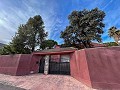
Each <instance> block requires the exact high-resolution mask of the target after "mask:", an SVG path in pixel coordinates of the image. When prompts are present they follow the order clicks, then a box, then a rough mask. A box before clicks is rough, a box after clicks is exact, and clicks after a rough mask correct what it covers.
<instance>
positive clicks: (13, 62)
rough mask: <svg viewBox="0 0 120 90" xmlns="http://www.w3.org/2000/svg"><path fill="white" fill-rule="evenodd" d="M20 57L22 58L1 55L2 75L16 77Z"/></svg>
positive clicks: (0, 67) (0, 69)
mask: <svg viewBox="0 0 120 90" xmlns="http://www.w3.org/2000/svg"><path fill="white" fill-rule="evenodd" d="M20 57H21V55H20V54H18V55H1V56H0V73H3V74H10V75H16V72H17V67H18V64H19V58H20Z"/></svg>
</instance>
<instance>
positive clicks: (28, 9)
mask: <svg viewBox="0 0 120 90" xmlns="http://www.w3.org/2000/svg"><path fill="white" fill-rule="evenodd" d="M119 5H120V0H1V1H0V42H2V43H9V42H10V41H11V39H12V37H13V36H14V35H15V32H17V28H18V26H19V25H20V24H25V23H26V21H27V20H28V19H29V17H33V16H35V15H41V16H42V18H43V21H44V23H45V30H46V31H47V32H48V33H49V36H48V39H54V40H56V41H57V42H58V43H59V44H61V43H63V40H62V39H60V32H61V31H62V30H64V29H65V27H66V26H67V25H68V23H69V21H68V18H67V17H68V15H69V14H70V13H71V12H72V11H73V10H83V9H93V8H95V7H98V8H99V9H101V10H104V11H105V13H106V17H105V19H104V23H105V24H106V27H105V28H104V34H103V35H102V39H103V42H110V41H113V38H109V37H108V29H109V28H110V27H111V26H116V27H118V28H120V25H119V23H120V6H119Z"/></svg>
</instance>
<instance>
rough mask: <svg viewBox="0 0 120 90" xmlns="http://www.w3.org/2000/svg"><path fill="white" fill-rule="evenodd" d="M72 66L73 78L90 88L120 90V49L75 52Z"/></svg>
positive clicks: (71, 62) (72, 56) (95, 49)
mask: <svg viewBox="0 0 120 90" xmlns="http://www.w3.org/2000/svg"><path fill="white" fill-rule="evenodd" d="M70 65H71V76H72V77H74V78H75V79H77V80H79V81H80V82H82V83H84V84H86V85H87V86H89V87H92V88H98V89H120V47H111V48H92V49H83V50H79V51H75V53H73V54H72V55H71V61H70Z"/></svg>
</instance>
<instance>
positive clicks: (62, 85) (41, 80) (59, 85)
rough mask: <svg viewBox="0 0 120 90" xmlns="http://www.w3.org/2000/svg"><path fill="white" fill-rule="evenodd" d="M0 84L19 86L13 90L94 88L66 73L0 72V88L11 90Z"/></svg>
mask: <svg viewBox="0 0 120 90" xmlns="http://www.w3.org/2000/svg"><path fill="white" fill-rule="evenodd" d="M1 85H3V88H4V85H6V86H7V87H8V88H9V87H10V86H11V87H19V88H16V89H15V90H22V89H20V88H24V89H26V90H95V89H92V88H89V87H87V86H86V85H84V84H82V83H81V82H79V81H77V80H76V79H74V78H72V77H71V76H66V75H43V74H32V75H26V76H10V75H4V74H0V88H1V89H0V90H11V89H2V87H1ZM11 87H10V88H11ZM12 90H14V89H12Z"/></svg>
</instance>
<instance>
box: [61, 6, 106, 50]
mask: <svg viewBox="0 0 120 90" xmlns="http://www.w3.org/2000/svg"><path fill="white" fill-rule="evenodd" d="M104 17H105V13H104V12H103V11H101V10H99V9H98V8H95V9H92V10H86V9H84V10H83V11H73V12H72V13H71V14H70V15H69V17H68V19H69V22H70V25H69V26H67V27H66V29H65V30H64V31H62V32H61V38H63V39H64V43H65V45H67V46H74V47H77V48H79V49H80V48H81V47H80V46H81V45H82V46H84V47H85V48H88V47H91V45H90V42H91V40H97V41H98V42H102V39H101V35H102V34H103V28H104V26H105V25H104V23H103V19H104ZM78 44H79V46H76V45H78Z"/></svg>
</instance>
